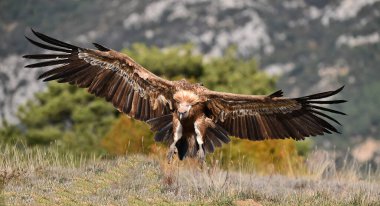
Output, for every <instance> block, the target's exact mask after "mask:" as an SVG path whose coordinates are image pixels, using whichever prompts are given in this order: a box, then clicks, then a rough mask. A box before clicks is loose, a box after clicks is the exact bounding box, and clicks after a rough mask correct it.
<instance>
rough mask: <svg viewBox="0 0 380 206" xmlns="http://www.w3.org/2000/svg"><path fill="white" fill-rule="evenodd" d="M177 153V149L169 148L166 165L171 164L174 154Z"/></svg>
mask: <svg viewBox="0 0 380 206" xmlns="http://www.w3.org/2000/svg"><path fill="white" fill-rule="evenodd" d="M177 151H178V150H177V147H175V146H174V147H172V146H170V147H169V151H168V155H167V158H168V164H170V163H172V161H173V157H174V154H176V153H177Z"/></svg>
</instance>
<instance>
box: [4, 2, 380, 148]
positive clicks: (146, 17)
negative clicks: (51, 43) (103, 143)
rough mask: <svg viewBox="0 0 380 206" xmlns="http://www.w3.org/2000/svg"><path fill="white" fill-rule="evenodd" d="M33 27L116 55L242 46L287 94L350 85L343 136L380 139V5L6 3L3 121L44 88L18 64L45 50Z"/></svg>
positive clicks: (214, 51) (32, 72)
mask: <svg viewBox="0 0 380 206" xmlns="http://www.w3.org/2000/svg"><path fill="white" fill-rule="evenodd" d="M29 27H34V28H35V29H38V30H39V31H41V32H44V33H47V34H50V35H53V36H55V37H57V38H60V39H64V40H68V41H70V42H72V43H76V44H79V45H83V46H89V43H90V42H99V43H102V44H104V45H106V46H108V47H111V48H114V49H122V48H124V47H128V46H130V45H131V44H132V43H134V42H144V43H146V44H148V45H155V46H158V47H167V46H170V45H175V44H181V43H187V42H192V43H193V44H195V45H196V46H197V48H198V49H199V51H200V52H202V53H206V54H207V55H209V56H218V55H221V54H222V53H223V51H224V50H225V49H226V48H227V47H229V46H231V45H235V46H236V47H237V49H238V51H239V54H240V55H241V57H242V58H246V57H251V56H255V57H256V58H257V59H258V60H259V62H260V65H261V67H262V68H263V69H264V70H266V71H267V72H268V73H270V74H272V75H281V77H280V79H279V87H281V88H283V89H284V90H285V91H286V93H287V94H288V95H291V96H296V95H304V94H306V93H309V92H316V91H320V90H326V89H333V88H336V87H338V86H340V85H342V84H345V85H346V90H345V91H344V93H343V97H344V98H346V99H349V100H350V103H349V104H346V105H344V106H342V107H341V108H340V109H343V110H344V111H345V112H347V113H349V114H350V116H349V117H347V118H340V119H341V120H342V123H343V124H345V125H346V126H345V127H344V128H343V129H342V130H343V132H344V134H345V135H344V136H345V137H346V138H347V137H356V138H351V139H352V141H353V142H355V141H360V140H361V139H362V138H364V137H369V136H373V137H375V138H376V137H377V138H378V137H380V131H379V130H378V127H379V126H380V125H379V124H380V118H379V117H380V112H379V111H377V110H378V109H377V105H380V97H377V96H379V95H377V94H376V93H377V91H378V89H380V83H378V81H377V80H380V74H379V73H378V72H376V69H377V67H378V65H380V43H379V42H380V32H379V31H380V1H379V0H339V1H338V0H332V1H327V0H286V1H284V0H272V1H263V0H257V1H248V0H225V1H211V0H187V1H175V0H159V1H150V0H129V1H121V0H112V1H100V0H96V1H89V0H84V1H74V0H71V1H66V0H57V1H54V3H53V2H51V1H48V0H36V1H31V0H29V1H21V0H12V1H11V0H6V1H1V2H0V39H1V40H2V41H1V42H0V117H1V118H3V119H4V118H5V119H8V120H10V121H12V122H15V121H17V120H16V119H15V118H14V114H15V112H16V109H17V105H19V104H20V103H22V102H24V101H25V100H26V99H28V98H30V97H32V96H33V92H36V91H39V90H41V89H42V88H43V87H44V84H41V83H39V82H38V81H36V80H35V79H36V75H37V73H38V71H36V70H25V69H23V65H24V64H25V62H24V60H22V59H21V58H20V55H21V54H25V53H30V52H37V51H38V50H37V49H35V48H33V47H32V46H31V45H30V44H28V43H27V42H26V41H25V39H24V35H25V34H26V35H29V34H30V31H29ZM252 84H254V82H253V83H252ZM353 119H354V120H355V121H352V120H353ZM349 120H350V121H349ZM334 139H338V138H334ZM340 139H341V138H340ZM327 146H328V145H327Z"/></svg>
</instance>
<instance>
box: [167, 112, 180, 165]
mask: <svg viewBox="0 0 380 206" xmlns="http://www.w3.org/2000/svg"><path fill="white" fill-rule="evenodd" d="M173 131H174V132H173V143H172V144H171V145H170V147H169V152H168V155H167V158H168V163H169V164H170V163H171V162H172V160H173V156H174V154H175V153H177V152H178V150H177V147H176V146H175V144H176V143H177V142H178V140H179V139H180V138H181V137H182V125H181V122H180V121H179V120H178V119H176V118H174V119H173Z"/></svg>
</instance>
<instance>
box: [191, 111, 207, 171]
mask: <svg viewBox="0 0 380 206" xmlns="http://www.w3.org/2000/svg"><path fill="white" fill-rule="evenodd" d="M202 123H204V121H203V119H200V120H197V121H195V123H194V130H195V134H196V139H197V143H198V146H199V149H198V152H197V156H198V160H199V162H200V163H201V164H203V163H204V162H205V151H204V150H203V138H204V135H205V131H206V129H205V124H202Z"/></svg>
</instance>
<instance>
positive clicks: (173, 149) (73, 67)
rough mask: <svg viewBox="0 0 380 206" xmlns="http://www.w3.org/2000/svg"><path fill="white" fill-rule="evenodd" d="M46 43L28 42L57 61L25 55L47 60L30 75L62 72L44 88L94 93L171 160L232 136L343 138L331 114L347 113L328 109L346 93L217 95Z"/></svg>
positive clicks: (102, 54)
mask: <svg viewBox="0 0 380 206" xmlns="http://www.w3.org/2000/svg"><path fill="white" fill-rule="evenodd" d="M32 32H33V33H34V34H35V35H36V36H37V37H38V38H39V39H41V40H42V41H43V43H42V42H38V41H35V40H32V39H30V38H28V37H27V39H28V40H29V41H30V42H31V43H32V44H35V45H36V46H39V47H41V48H44V49H47V50H50V51H54V52H53V53H51V54H32V55H25V56H24V58H29V59H38V60H46V61H43V62H38V63H35V64H30V65H27V66H26V67H28V68H35V67H46V66H55V67H54V68H53V69H50V70H48V71H46V72H45V73H43V74H41V76H40V77H39V78H40V79H44V81H51V80H57V81H58V82H60V83H65V82H67V83H69V84H73V85H77V86H79V87H83V88H88V91H89V92H90V93H92V94H94V95H96V96H99V97H103V98H105V100H106V101H109V102H111V103H112V104H113V105H114V106H115V107H116V108H117V109H118V110H119V111H120V112H123V113H125V114H127V115H129V116H131V117H133V118H135V119H138V120H141V121H145V122H147V123H148V124H150V125H151V129H152V130H153V131H155V132H156V135H155V140H156V141H159V142H164V143H167V144H168V145H169V152H168V159H169V161H171V159H172V157H173V155H174V154H175V153H178V156H179V158H180V159H183V158H185V157H186V156H188V157H194V156H196V155H197V156H198V158H199V159H200V160H204V157H205V152H209V153H211V152H213V151H214V149H215V147H220V146H222V143H228V142H229V141H230V139H229V137H228V136H235V137H239V138H244V139H249V140H265V139H285V138H293V139H295V140H302V139H304V138H305V137H308V136H316V135H323V134H324V133H331V132H338V131H337V129H336V128H335V127H334V126H332V125H331V124H330V122H329V121H333V122H335V123H337V124H340V123H339V122H338V121H337V120H335V119H334V118H332V117H331V116H329V115H327V114H326V113H325V112H330V113H336V114H344V113H342V112H339V111H336V110H332V109H329V108H325V107H321V106H319V105H323V104H337V103H343V102H345V101H344V100H321V99H323V98H327V97H330V96H332V95H335V94H337V93H338V92H340V91H341V90H342V89H343V87H341V88H339V89H337V90H334V91H328V92H322V93H319V94H313V95H308V96H304V97H299V98H286V97H283V96H282V91H281V90H280V91H277V92H275V93H273V94H270V95H241V94H232V93H225V92H216V91H212V90H209V89H207V88H206V87H203V86H202V85H200V84H192V83H189V82H187V81H186V80H180V81H169V80H166V79H163V78H161V77H158V76H156V75H154V74H153V73H151V72H150V71H148V70H147V69H145V68H144V67H142V66H141V65H139V64H138V63H136V62H135V61H134V60H133V59H131V58H130V57H128V56H127V55H125V54H122V53H119V52H116V51H114V50H111V49H108V48H106V47H103V46H101V45H99V44H94V45H95V47H96V48H97V50H94V49H86V48H81V47H77V46H74V45H71V44H68V43H65V42H62V41H59V40H56V39H54V38H51V37H49V36H46V35H44V34H41V33H39V32H35V31H33V30H32Z"/></svg>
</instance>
